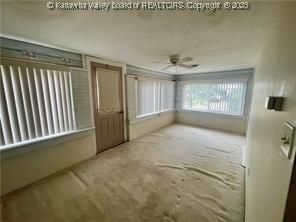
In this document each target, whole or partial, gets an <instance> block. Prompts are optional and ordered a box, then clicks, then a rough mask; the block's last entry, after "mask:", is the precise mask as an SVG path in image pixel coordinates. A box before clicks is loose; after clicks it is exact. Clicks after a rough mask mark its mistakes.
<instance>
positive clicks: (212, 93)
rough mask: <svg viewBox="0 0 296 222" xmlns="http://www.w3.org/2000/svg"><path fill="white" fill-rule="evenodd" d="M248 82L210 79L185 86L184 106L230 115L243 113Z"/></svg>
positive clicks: (185, 107) (188, 108) (184, 107)
mask: <svg viewBox="0 0 296 222" xmlns="http://www.w3.org/2000/svg"><path fill="white" fill-rule="evenodd" d="M246 85H247V82H246V81H243V80H221V81H217V80H213V81H211V80H208V81H200V82H199V81H194V82H188V83H186V84H184V86H183V98H182V108H183V109H186V110H198V111H205V112H213V113H222V114H230V115H243V113H244V99H245V94H246Z"/></svg>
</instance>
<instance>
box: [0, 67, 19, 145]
mask: <svg viewBox="0 0 296 222" xmlns="http://www.w3.org/2000/svg"><path fill="white" fill-rule="evenodd" d="M1 70H2V74H3V83H4V91H5V98H6V102H7V109H8V115H9V122H10V126H11V132H12V138H13V142H14V143H16V142H19V141H20V140H21V136H20V131H19V124H18V120H17V113H16V107H15V103H14V96H13V90H12V82H11V76H10V68H8V67H6V66H1Z"/></svg>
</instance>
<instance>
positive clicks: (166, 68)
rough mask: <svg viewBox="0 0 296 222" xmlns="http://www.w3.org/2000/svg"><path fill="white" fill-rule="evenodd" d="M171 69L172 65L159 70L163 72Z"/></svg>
mask: <svg viewBox="0 0 296 222" xmlns="http://www.w3.org/2000/svg"><path fill="white" fill-rule="evenodd" d="M171 67H173V65H168V66H167V67H164V68H163V69H161V71H164V70H166V69H168V68H171Z"/></svg>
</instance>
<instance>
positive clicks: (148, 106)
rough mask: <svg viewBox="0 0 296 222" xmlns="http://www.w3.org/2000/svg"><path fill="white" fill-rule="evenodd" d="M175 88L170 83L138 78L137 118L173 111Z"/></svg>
mask: <svg viewBox="0 0 296 222" xmlns="http://www.w3.org/2000/svg"><path fill="white" fill-rule="evenodd" d="M174 100H175V86H174V83H173V82H172V81H164V80H156V79H155V80H154V79H149V78H139V79H138V80H137V81H136V104H137V106H136V107H137V117H138V118H139V117H143V116H147V115H151V114H155V113H159V112H162V111H168V110H172V109H174V105H175V103H174Z"/></svg>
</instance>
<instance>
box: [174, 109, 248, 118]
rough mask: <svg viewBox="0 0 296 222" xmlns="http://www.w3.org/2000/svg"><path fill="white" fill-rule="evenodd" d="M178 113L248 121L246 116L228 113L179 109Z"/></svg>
mask: <svg viewBox="0 0 296 222" xmlns="http://www.w3.org/2000/svg"><path fill="white" fill-rule="evenodd" d="M176 111H177V112H183V113H194V114H200V115H207V116H216V117H223V118H233V119H247V116H246V115H233V114H226V113H215V112H206V111H200V110H190V109H177V110H176Z"/></svg>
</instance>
